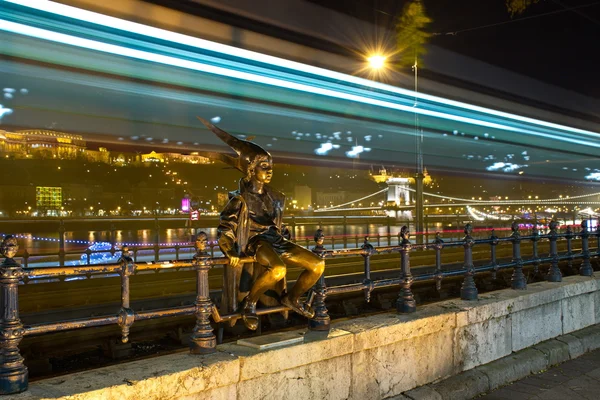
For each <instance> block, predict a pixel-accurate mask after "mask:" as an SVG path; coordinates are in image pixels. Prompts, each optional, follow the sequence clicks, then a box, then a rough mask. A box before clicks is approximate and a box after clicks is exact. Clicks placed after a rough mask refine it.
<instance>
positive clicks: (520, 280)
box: [510, 221, 527, 290]
mask: <svg viewBox="0 0 600 400" xmlns="http://www.w3.org/2000/svg"><path fill="white" fill-rule="evenodd" d="M510 228H511V229H512V235H511V236H510V237H511V241H512V253H513V256H512V261H513V262H514V263H515V266H514V268H513V274H512V277H511V278H510V283H511V285H510V286H511V287H512V288H513V289H521V290H523V289H527V280H526V279H525V275H524V274H523V259H522V258H521V235H520V234H519V224H518V223H517V221H513V223H512V225H511V226H510Z"/></svg>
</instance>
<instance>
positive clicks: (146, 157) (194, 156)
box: [142, 151, 211, 164]
mask: <svg viewBox="0 0 600 400" xmlns="http://www.w3.org/2000/svg"><path fill="white" fill-rule="evenodd" d="M142 162H143V163H164V162H181V163H190V164H210V163H211V161H210V160H209V159H208V158H206V157H202V156H199V155H198V153H191V154H179V153H157V152H155V151H151V152H150V153H148V154H142Z"/></svg>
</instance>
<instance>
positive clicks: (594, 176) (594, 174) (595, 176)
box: [585, 172, 600, 181]
mask: <svg viewBox="0 0 600 400" xmlns="http://www.w3.org/2000/svg"><path fill="white" fill-rule="evenodd" d="M585 179H591V180H595V181H600V172H592V173H591V174H589V175H586V177H585Z"/></svg>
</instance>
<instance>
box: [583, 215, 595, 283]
mask: <svg viewBox="0 0 600 400" xmlns="http://www.w3.org/2000/svg"><path fill="white" fill-rule="evenodd" d="M580 236H581V254H582V255H583V262H582V263H581V267H579V275H581V276H592V274H593V273H594V270H593V269H592V263H591V262H590V243H589V239H590V232H589V231H588V221H587V220H586V219H584V220H583V221H581V234H580Z"/></svg>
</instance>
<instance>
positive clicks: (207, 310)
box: [190, 232, 217, 354]
mask: <svg viewBox="0 0 600 400" xmlns="http://www.w3.org/2000/svg"><path fill="white" fill-rule="evenodd" d="M206 242H207V237H206V233H204V232H200V233H198V236H197V237H196V254H194V260H193V265H194V267H196V272H197V282H196V284H197V295H196V326H194V331H193V332H192V336H191V337H190V353H192V354H210V353H214V352H215V351H217V338H216V337H215V334H214V331H213V328H212V326H211V325H210V315H211V314H212V311H213V308H214V304H213V303H212V301H211V300H210V294H209V287H208V271H209V270H210V267H211V266H210V264H209V263H208V259H209V256H208V253H207V252H206Z"/></svg>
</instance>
